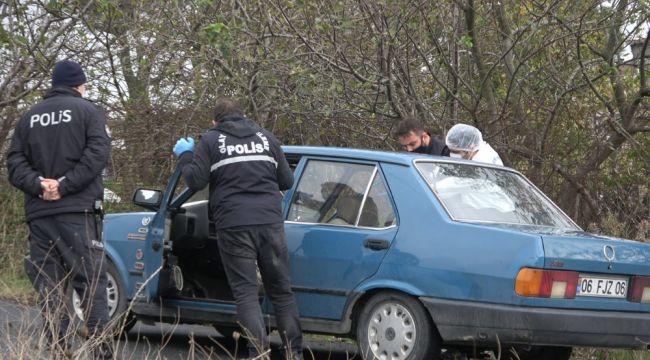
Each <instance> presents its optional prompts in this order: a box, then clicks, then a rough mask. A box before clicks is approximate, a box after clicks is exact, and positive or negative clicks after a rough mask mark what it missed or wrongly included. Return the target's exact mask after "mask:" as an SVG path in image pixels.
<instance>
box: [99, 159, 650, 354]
mask: <svg viewBox="0 0 650 360" xmlns="http://www.w3.org/2000/svg"><path fill="white" fill-rule="evenodd" d="M283 149H284V151H285V153H286V154H287V157H288V158H291V157H294V158H300V161H299V162H298V163H297V164H294V165H295V169H294V176H295V180H296V181H295V183H296V184H297V183H299V181H300V176H301V174H302V172H303V171H304V170H305V167H306V165H305V164H306V163H307V161H308V160H310V159H320V160H325V161H345V162H351V163H360V164H371V165H375V166H376V167H377V169H378V176H380V177H381V179H382V180H383V181H384V183H385V186H386V189H387V192H388V194H389V196H390V201H391V203H392V206H393V210H394V212H395V215H396V222H395V224H394V225H391V226H387V227H385V228H363V227H355V226H335V225H330V224H323V223H321V224H311V223H300V222H292V221H286V222H285V232H286V239H287V246H288V252H289V256H290V264H291V278H292V284H293V290H294V293H295V295H296V299H297V303H298V307H299V311H300V314H301V317H302V318H303V319H312V320H314V319H315V320H314V321H316V324H322V323H320V322H318V321H322V322H327V324H329V325H328V326H324V327H320V326H321V325H315V326H307V327H306V328H307V329H315V330H317V331H320V332H333V333H347V332H348V331H350V330H351V329H352V326H351V321H352V320H353V318H354V316H355V315H356V314H352V309H353V307H354V306H355V305H356V302H357V301H359V300H360V299H364V300H365V299H367V296H366V295H367V294H375V293H377V292H378V291H381V290H393V291H397V292H402V293H405V294H408V295H411V296H413V297H415V298H418V299H420V301H421V303H422V304H423V306H424V307H425V308H426V309H427V310H428V311H429V314H430V316H431V318H432V319H433V321H434V323H435V324H436V326H437V328H438V330H439V332H440V334H441V336H442V338H443V339H444V340H445V341H449V342H458V343H474V342H486V343H494V341H496V340H498V339H496V338H495V337H494V335H495V334H498V336H499V339H501V341H504V342H506V343H526V344H537V343H540V344H556V345H558V344H559V345H569V346H575V345H589V344H590V341H591V340H590V338H589V337H588V335H589V334H591V335H596V334H602V333H607V330H603V329H600V328H598V329H590V325H589V324H590V322H598V321H600V320H599V319H601V318H602V319H607V321H611V324H612V329H616V330H612V331H617V332H618V333H616V334H613V333H610V335H611V337H610V338H609V340H608V341H606V342H605V346H625V347H643V345H639V344H638V343H637V342H635V340H634V337H635V336H636V335H638V334H639V333H644V332H645V331H647V333H650V304H648V303H645V304H641V303H635V302H630V301H628V300H627V299H613V298H599V297H580V296H578V297H576V298H575V299H555V298H553V299H552V298H535V297H523V296H519V295H517V293H516V292H515V278H516V276H517V274H518V272H519V271H520V270H521V269H522V268H524V267H527V268H536V269H554V270H571V271H577V272H580V273H586V274H596V275H619V276H623V277H630V276H632V275H644V276H650V245H648V244H643V243H638V242H634V241H629V240H622V239H611V238H607V237H603V236H596V235H593V234H587V233H584V232H581V231H579V229H578V228H576V230H575V231H559V230H558V229H552V228H548V227H544V226H529V225H517V224H503V223H487V222H486V223H478V222H463V221H456V220H454V219H452V218H451V217H450V215H449V213H448V212H447V210H446V209H445V207H444V206H443V204H442V203H441V202H440V200H439V199H438V198H437V197H436V195H435V194H434V192H433V191H431V189H430V188H429V185H428V184H427V182H426V181H425V179H424V178H423V176H422V175H421V174H420V173H419V172H418V170H417V169H416V166H415V162H416V161H434V162H453V163H458V164H460V163H467V162H463V161H458V160H453V159H450V158H442V157H436V156H428V155H421V154H410V153H395V152H381V151H370V150H359V149H344V148H327V147H300V146H285V147H284V148H283ZM467 164H470V163H467ZM471 165H472V166H478V165H476V163H471ZM490 167H495V166H490ZM496 168H498V169H503V171H508V172H515V173H516V171H514V170H512V169H507V168H501V167H496ZM179 176H180V174H179V172H178V170H177V171H176V172H175V173H174V175H172V180H171V181H170V185H169V186H168V188H167V190H166V191H165V196H164V198H163V202H162V204H161V207H160V209H159V210H158V211H157V212H155V213H154V212H140V213H132V214H114V215H108V216H107V217H106V219H105V227H104V237H105V240H106V242H107V249H108V254H109V257H111V259H113V261H114V262H115V264H116V266H117V268H118V270H119V271H120V273H121V274H122V279H123V280H124V282H125V285H126V288H127V289H128V290H127V292H128V297H129V298H133V297H134V294H135V291H136V290H137V289H138V288H139V287H140V286H141V285H142V283H143V282H144V281H145V279H147V278H148V277H150V276H152V274H154V273H155V272H156V270H157V269H158V268H159V267H160V266H161V265H162V264H163V252H164V250H165V249H164V246H165V244H166V243H167V241H168V240H169V239H166V238H165V237H166V236H167V237H168V236H169V226H170V225H169V222H170V217H171V215H170V209H172V208H174V207H175V205H174V204H172V202H173V201H174V199H172V193H173V192H174V188H175V186H176V184H175V183H173V184H172V182H176V181H177V180H178V177H179ZM296 184H294V187H293V188H292V189H289V190H287V191H286V192H285V194H284V203H283V206H284V214H285V218H286V216H287V214H288V212H289V208H290V206H291V202H292V199H293V197H294V195H295V194H294V192H295V191H296V186H297V185H296ZM182 200H183V199H181V200H178V201H181V202H182ZM144 219H147V220H144ZM145 223H146V224H145ZM172 240H173V239H172ZM368 241H379V242H380V243H382V244H385V245H386V246H385V248H380V249H371V248H369V247H368V246H367V243H368ZM608 246H610V247H612V248H613V249H615V255H614V256H613V257H611V256H610V255H607V256H610V257H611V259H610V260H609V261H608V260H606V258H607V256H605V255H604V251H605V250H604V249H605V248H606V247H608ZM137 254H142V255H143V257H144V258H142V259H137ZM138 263H142V265H143V266H144V268H143V269H139V268H138V267H137V264H138ZM142 265H140V266H141V267H142ZM158 286H159V282H158V277H157V276H153V278H152V279H149V280H148V285H147V289H146V292H145V294H146V297H145V298H142V299H140V301H141V302H142V303H143V304H145V303H146V304H148V305H150V306H153V305H155V306H165V307H176V308H177V309H185V310H187V311H196V313H195V318H193V319H192V321H198V320H197V319H199V318H200V317H201V316H205V314H206V313H207V314H209V313H211V312H212V313H215V314H217V313H218V314H227V315H229V316H232V314H233V313H234V311H235V310H234V309H235V308H234V304H233V303H232V302H230V303H228V302H216V301H202V300H196V301H192V300H188V299H164V301H161V302H160V303H157V301H158V300H157V298H158V297H159V296H160V294H159V293H158ZM361 301H363V300H361ZM262 306H263V309H264V311H265V312H267V313H269V314H272V313H273V311H272V306H271V304H270V302H269V301H268V299H267V298H264V299H263V300H262ZM143 311H144V310H143ZM147 311H149V312H150V313H151V314H154V313H155V308H153V309H149V310H147ZM170 313H173V311H170ZM196 314H200V315H196ZM617 315H618V316H619V318H621V319H623V318H625V319H628V320H629V319H632V318H634V319H637V320H634V321H633V325H631V327H632V329H630V330H629V331H628V330H625V331H623V330H622V329H624V328H625V324H624V323H623V322H622V320H621V321H618V320H612V319H616V316H617ZM188 316H189V315H188ZM563 317H565V318H567V319H572V320H571V321H573V325H572V326H571V327H567V329H568V328H571V330H570V334H566V336H565V337H564V338H563V337H561V336H559V337H558V336H557V335H556V334H555V333H556V332H557V331H561V329H562V326H561V325H560V324H557V323H556V322H557V321H558V320H557V319H562V318H563ZM218 319H221V318H218ZM500 319H502V320H503V321H500ZM181 321H182V319H181ZM219 321H221V320H219ZM332 324H340V327H338V328H337V327H336V325H332ZM590 331H593V334H592V333H591V332H590Z"/></svg>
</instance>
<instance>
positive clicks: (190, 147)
mask: <svg viewBox="0 0 650 360" xmlns="http://www.w3.org/2000/svg"><path fill="white" fill-rule="evenodd" d="M195 147H196V144H195V143H194V139H192V138H191V137H188V138H180V139H178V141H177V142H176V145H174V149H173V151H174V155H176V156H181V154H182V153H184V152H186V151H191V152H194V148H195Z"/></svg>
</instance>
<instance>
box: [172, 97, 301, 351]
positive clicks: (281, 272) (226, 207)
mask: <svg viewBox="0 0 650 360" xmlns="http://www.w3.org/2000/svg"><path fill="white" fill-rule="evenodd" d="M213 124H214V127H213V128H212V129H210V130H208V131H207V132H206V133H205V134H203V135H202V137H201V141H200V143H199V144H198V146H196V149H195V143H194V139H192V138H187V139H184V138H181V139H179V140H178V142H177V143H176V145H175V146H174V148H173V151H174V154H175V155H176V156H178V157H179V162H180V166H182V167H183V168H182V171H183V177H184V178H185V181H186V183H187V185H188V187H189V188H190V189H192V190H194V191H199V190H201V189H203V188H204V187H205V186H206V185H208V184H209V185H210V213H211V220H212V221H214V222H215V225H216V229H217V239H218V240H217V241H218V246H219V252H220V253H221V261H222V263H223V266H224V269H225V271H226V277H227V278H228V283H229V285H230V288H231V290H232V292H233V295H234V298H235V302H236V304H237V320H238V321H239V324H240V326H241V327H242V329H243V334H244V335H245V336H247V337H248V340H249V341H248V352H249V356H251V357H258V356H259V355H260V354H265V353H266V351H267V349H268V347H269V340H268V336H267V334H266V330H265V324H264V319H263V317H262V311H261V308H260V304H259V297H258V285H257V266H259V270H260V273H261V275H262V282H263V284H264V289H265V291H266V294H267V295H268V297H269V298H270V299H271V302H272V304H273V309H274V310H275V315H276V320H277V325H278V330H279V333H280V337H281V338H282V342H283V345H284V352H285V358H287V359H296V360H298V359H299V360H302V330H301V328H300V322H299V319H298V308H297V305H296V301H295V298H294V295H293V292H292V291H291V283H290V279H289V257H288V253H287V243H286V239H285V236H284V222H283V219H282V206H281V203H282V194H281V193H280V191H281V190H286V189H289V188H290V187H291V186H292V184H293V174H292V172H291V170H290V168H289V164H288V162H287V160H286V158H285V156H284V152H283V151H282V148H281V147H280V143H279V141H278V140H277V139H276V138H275V136H274V135H273V134H272V133H271V132H269V131H267V130H266V129H264V128H262V127H260V126H259V125H258V124H256V123H255V122H253V121H252V120H250V119H248V118H246V117H245V116H244V115H243V111H242V108H241V107H240V105H239V104H238V102H237V101H236V100H234V99H231V98H223V99H220V100H218V101H217V104H216V106H215V110H214V121H213ZM195 150H196V151H195ZM260 358H268V355H266V354H265V355H263V356H262V357H260Z"/></svg>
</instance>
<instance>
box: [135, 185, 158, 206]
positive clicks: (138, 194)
mask: <svg viewBox="0 0 650 360" xmlns="http://www.w3.org/2000/svg"><path fill="white" fill-rule="evenodd" d="M160 200H162V191H160V190H152V189H137V190H135V193H134V194H133V203H134V204H136V205H138V206H142V207H143V208H145V209H149V210H154V211H155V210H158V208H159V207H160Z"/></svg>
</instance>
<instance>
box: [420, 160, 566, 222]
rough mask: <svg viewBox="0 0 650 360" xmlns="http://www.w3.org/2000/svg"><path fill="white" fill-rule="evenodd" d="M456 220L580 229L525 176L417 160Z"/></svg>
mask: <svg viewBox="0 0 650 360" xmlns="http://www.w3.org/2000/svg"><path fill="white" fill-rule="evenodd" d="M416 167H417V169H418V171H419V172H420V173H421V174H422V176H423V177H424V179H425V180H426V181H427V183H428V184H429V187H430V188H431V190H432V191H433V193H434V194H435V195H436V197H437V198H438V199H439V200H440V202H441V203H442V204H443V206H444V207H445V209H446V210H447V212H448V213H449V215H450V216H451V217H452V218H453V219H454V220H461V221H474V222H494V223H508V224H522V225H540V226H550V227H555V228H563V229H579V228H578V227H577V226H576V225H575V224H574V223H573V221H572V220H571V219H570V218H569V217H568V216H567V215H565V214H564V213H563V212H562V211H561V210H560V209H559V207H557V206H556V205H555V204H554V203H553V202H552V201H551V200H549V199H548V198H547V197H546V196H545V195H544V194H543V193H542V192H541V191H539V190H538V189H537V188H536V187H535V186H534V185H533V184H532V183H531V182H530V181H528V180H527V179H526V178H525V177H524V176H522V175H521V174H518V173H516V172H512V171H508V170H505V169H500V168H496V167H483V166H480V165H475V164H470V163H468V164H456V163H435V162H416Z"/></svg>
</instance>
